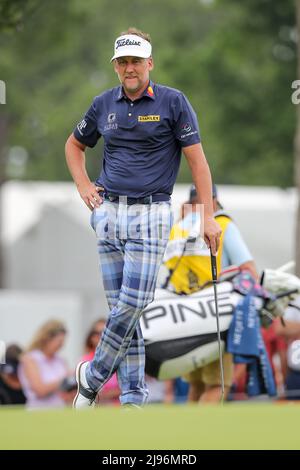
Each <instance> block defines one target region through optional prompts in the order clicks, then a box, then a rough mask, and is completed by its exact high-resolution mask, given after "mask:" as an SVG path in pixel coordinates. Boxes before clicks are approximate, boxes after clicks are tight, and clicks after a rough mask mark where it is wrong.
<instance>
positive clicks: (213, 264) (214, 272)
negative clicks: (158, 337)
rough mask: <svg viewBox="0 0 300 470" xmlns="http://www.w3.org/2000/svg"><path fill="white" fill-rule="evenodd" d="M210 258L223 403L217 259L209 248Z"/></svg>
mask: <svg viewBox="0 0 300 470" xmlns="http://www.w3.org/2000/svg"><path fill="white" fill-rule="evenodd" d="M210 259H211V273H212V281H213V286H214V297H215V309H216V320H217V333H218V345H219V361H220V371H221V389H222V394H221V403H222V404H223V403H224V396H225V385H224V368H223V355H222V346H221V332H220V318H219V309H218V295H217V282H218V281H217V261H216V257H215V256H214V255H213V254H212V251H211V249H210Z"/></svg>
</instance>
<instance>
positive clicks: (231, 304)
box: [141, 270, 300, 380]
mask: <svg viewBox="0 0 300 470" xmlns="http://www.w3.org/2000/svg"><path fill="white" fill-rule="evenodd" d="M235 274H237V271H235V273H234V274H233V275H231V279H230V280H227V281H226V280H225V281H220V282H219V283H218V286H217V292H218V308H219V317H220V332H221V340H222V347H223V350H224V349H225V344H226V337H227V332H228V330H229V326H230V323H231V321H232V317H233V313H234V310H235V308H236V306H237V304H238V303H239V302H240V300H241V299H242V298H243V294H241V293H240V292H238V291H237V290H236V289H235V287H234V278H235ZM262 284H263V286H264V289H266V291H267V292H270V297H269V299H267V300H266V298H263V297H255V305H256V308H257V310H258V311H259V314H260V316H261V317H263V316H267V317H269V318H271V319H272V318H274V317H275V316H282V315H283V313H284V310H285V308H286V307H287V305H288V302H289V299H290V298H291V297H292V296H296V295H297V294H298V293H299V292H300V279H299V278H297V277H296V276H293V275H292V274H287V273H285V272H282V271H280V270H277V271H273V270H265V271H264V273H263V276H262ZM141 327H142V331H143V336H144V340H145V349H146V372H147V374H149V375H150V376H152V377H155V378H157V379H159V380H166V379H172V378H175V377H179V376H182V375H184V374H187V373H189V372H191V371H193V370H195V369H197V368H199V367H202V366H204V365H206V364H209V363H210V362H213V361H215V360H217V359H218V340H217V327H216V313H215V301H214V291H213V287H207V288H205V289H202V290H200V291H199V292H195V293H193V294H190V295H178V294H175V293H173V292H170V291H168V290H166V289H157V290H156V293H155V298H154V301H153V302H152V303H151V304H150V305H149V306H148V307H147V308H146V309H145V310H144V312H143V315H142V317H141Z"/></svg>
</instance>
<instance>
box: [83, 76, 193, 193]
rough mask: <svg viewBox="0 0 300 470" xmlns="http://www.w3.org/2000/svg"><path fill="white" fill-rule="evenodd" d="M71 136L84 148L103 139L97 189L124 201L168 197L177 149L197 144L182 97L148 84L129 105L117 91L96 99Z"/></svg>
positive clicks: (190, 114)
mask: <svg viewBox="0 0 300 470" xmlns="http://www.w3.org/2000/svg"><path fill="white" fill-rule="evenodd" d="M74 136H75V137H76V139H77V140H79V141H80V142H81V143H83V144H84V145H87V146H88V147H94V146H95V145H96V143H97V141H98V139H99V138H100V137H101V136H102V137H103V139H104V156H103V157H104V158H103V167H102V171H101V173H100V176H99V178H98V179H97V181H96V184H98V185H102V186H104V188H105V189H106V190H107V191H109V192H112V193H116V194H120V195H126V196H129V197H144V196H149V195H150V194H155V193H166V194H171V193H172V191H173V186H174V183H175V180H176V177H177V173H178V170H179V165H180V158H181V148H182V147H186V146H188V145H193V144H196V143H199V142H200V134H199V128H198V122H197V117H196V114H195V112H194V110H193V108H192V106H191V105H190V103H189V101H188V100H187V98H186V97H185V96H184V94H183V93H181V92H180V91H178V90H175V89H173V88H169V87H166V86H162V85H157V84H153V83H152V82H150V83H149V86H148V87H147V88H146V90H145V91H144V93H143V94H142V96H141V97H140V98H138V99H136V100H134V101H131V100H130V99H129V98H127V96H126V95H125V94H124V91H123V88H122V86H118V87H115V88H112V89H110V90H107V91H105V92H104V93H102V94H101V95H99V96H96V98H94V100H93V103H92V105H91V107H90V108H89V110H88V111H87V113H86V114H85V116H84V118H83V120H82V121H81V122H80V123H79V124H78V125H77V127H76V129H75V130H74Z"/></svg>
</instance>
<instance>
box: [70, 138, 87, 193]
mask: <svg viewBox="0 0 300 470" xmlns="http://www.w3.org/2000/svg"><path fill="white" fill-rule="evenodd" d="M65 153H66V162H67V165H68V168H69V171H70V173H71V175H72V178H73V180H74V182H75V184H76V186H77V188H79V187H80V186H83V185H86V184H88V183H90V179H89V176H88V174H87V171H86V167H85V153H84V146H82V148H80V147H79V146H78V145H76V144H74V142H73V139H72V137H69V139H68V140H67V142H66V146H65Z"/></svg>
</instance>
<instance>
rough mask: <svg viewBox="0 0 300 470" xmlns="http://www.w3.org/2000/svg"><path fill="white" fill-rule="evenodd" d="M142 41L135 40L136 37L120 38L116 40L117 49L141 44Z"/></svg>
mask: <svg viewBox="0 0 300 470" xmlns="http://www.w3.org/2000/svg"><path fill="white" fill-rule="evenodd" d="M140 45H141V41H135V40H134V39H118V40H117V41H116V50H117V49H118V48H119V47H122V46H140Z"/></svg>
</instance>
